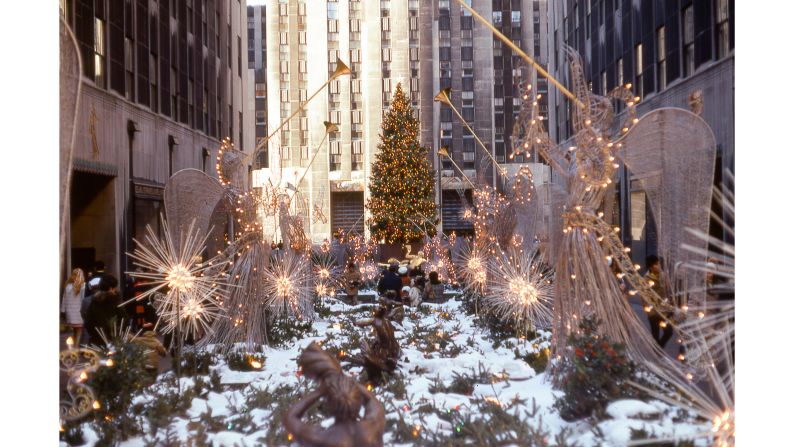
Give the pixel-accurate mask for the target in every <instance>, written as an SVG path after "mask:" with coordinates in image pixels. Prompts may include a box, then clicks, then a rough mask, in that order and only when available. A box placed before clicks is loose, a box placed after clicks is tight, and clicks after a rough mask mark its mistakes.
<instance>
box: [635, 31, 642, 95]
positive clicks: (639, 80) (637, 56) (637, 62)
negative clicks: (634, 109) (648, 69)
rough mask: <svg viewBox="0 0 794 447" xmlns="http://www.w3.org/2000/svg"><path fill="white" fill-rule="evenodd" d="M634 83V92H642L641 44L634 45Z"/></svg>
mask: <svg viewBox="0 0 794 447" xmlns="http://www.w3.org/2000/svg"><path fill="white" fill-rule="evenodd" d="M634 85H635V86H636V90H635V91H636V92H637V93H639V94H642V44H641V43H640V44H637V46H636V47H634Z"/></svg>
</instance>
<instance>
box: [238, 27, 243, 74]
mask: <svg viewBox="0 0 794 447" xmlns="http://www.w3.org/2000/svg"><path fill="white" fill-rule="evenodd" d="M237 76H238V77H240V78H242V77H243V44H242V40H241V39H240V36H237Z"/></svg>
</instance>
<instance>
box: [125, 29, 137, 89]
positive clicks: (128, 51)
mask: <svg viewBox="0 0 794 447" xmlns="http://www.w3.org/2000/svg"><path fill="white" fill-rule="evenodd" d="M133 51H134V50H133V46H132V40H130V39H129V38H126V37H125V38H124V93H125V96H126V97H127V99H129V100H130V101H133V100H134V98H135V70H134V69H133V61H134V60H135V53H133Z"/></svg>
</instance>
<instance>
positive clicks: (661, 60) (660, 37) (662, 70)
mask: <svg viewBox="0 0 794 447" xmlns="http://www.w3.org/2000/svg"><path fill="white" fill-rule="evenodd" d="M666 53H667V47H666V46H665V41H664V27H661V28H659V29H658V30H656V62H657V66H656V69H657V72H656V78H657V79H658V80H659V90H662V89H663V88H665V87H666V86H667V63H666V61H665V54H666Z"/></svg>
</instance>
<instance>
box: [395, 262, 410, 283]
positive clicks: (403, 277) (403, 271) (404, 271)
mask: <svg viewBox="0 0 794 447" xmlns="http://www.w3.org/2000/svg"><path fill="white" fill-rule="evenodd" d="M397 274H398V275H400V281H402V285H403V287H406V286H410V285H411V277H410V276H408V267H406V266H404V265H401V266H400V268H399V269H397Z"/></svg>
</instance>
